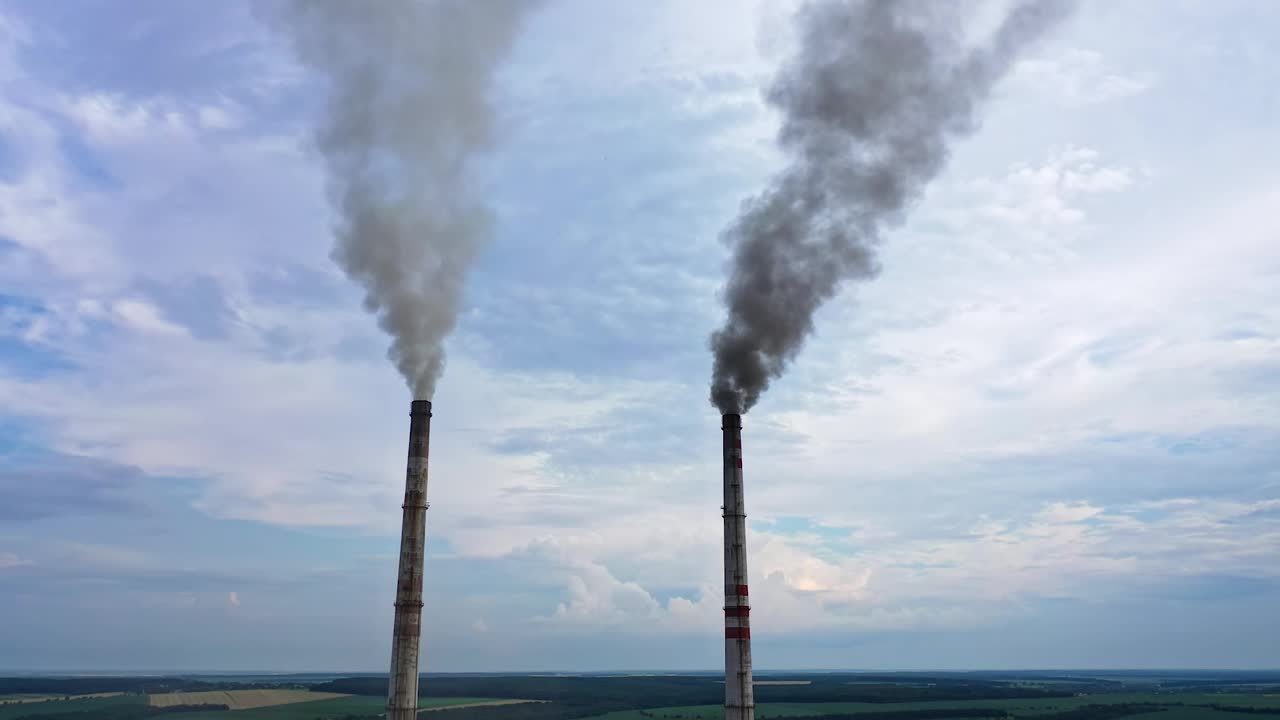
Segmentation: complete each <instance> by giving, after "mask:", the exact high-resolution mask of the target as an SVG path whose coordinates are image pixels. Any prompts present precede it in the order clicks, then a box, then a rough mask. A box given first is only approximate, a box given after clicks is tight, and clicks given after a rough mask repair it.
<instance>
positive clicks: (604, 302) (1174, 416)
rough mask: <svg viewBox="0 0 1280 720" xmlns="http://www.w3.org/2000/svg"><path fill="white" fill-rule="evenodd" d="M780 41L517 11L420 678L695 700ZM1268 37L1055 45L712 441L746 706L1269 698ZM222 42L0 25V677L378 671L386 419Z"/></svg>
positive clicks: (318, 194) (72, 13)
mask: <svg viewBox="0 0 1280 720" xmlns="http://www.w3.org/2000/svg"><path fill="white" fill-rule="evenodd" d="M792 9H793V3H792V2H789V1H788V0H752V1H751V2H746V1H745V0H701V1H700V2H696V3H695V2H682V1H679V0H655V1H653V2H643V3H642V2H630V3H598V2H593V1H592V0H549V1H548V2H545V3H543V4H542V5H541V6H540V7H539V8H538V9H537V11H536V12H535V13H533V14H532V15H531V16H530V17H529V18H528V20H527V22H526V24H525V26H524V27H523V28H522V32H521V34H520V37H519V39H518V41H517V44H516V46H515V48H514V50H513V52H512V55H511V57H510V58H509V59H508V61H507V62H506V64H505V65H504V67H503V69H502V71H501V73H500V76H499V78H498V80H497V82H496V86H495V88H494V102H495V105H496V107H497V108H498V110H499V118H498V127H499V129H500V130H499V133H498V136H497V143H496V145H495V147H494V149H493V150H492V152H491V153H490V154H489V155H487V156H486V157H485V158H484V159H483V161H482V167H481V169H480V176H481V177H482V178H483V179H482V183H481V184H482V186H483V191H484V193H485V197H486V198H488V200H489V202H490V203H491V206H492V207H493V209H494V213H495V219H496V222H495V226H494V237H493V238H492V240H491V242H490V243H489V244H488V245H487V246H486V247H485V248H484V249H483V250H482V252H481V254H480V256H479V258H478V260H477V263H476V266H475V269H474V273H473V274H472V277H471V278H470V281H469V283H468V288H467V294H466V298H465V302H464V308H463V312H462V315H461V317H460V319H459V324H458V327H457V329H456V331H455V332H454V333H453V334H452V335H451V336H450V338H449V340H448V342H447V351H448V360H447V366H446V369H445V373H444V376H443V379H442V380H441V382H440V385H439V389H438V391H437V393H436V395H435V407H434V418H433V426H432V456H431V480H430V483H431V484H430V490H429V493H430V501H431V510H430V512H429V516H428V541H427V545H428V548H427V549H428V553H427V559H426V597H425V603H426V607H425V609H424V627H425V630H424V639H423V655H422V668H423V670H425V671H428V672H454V671H521V670H531V671H532V670H565V671H571V670H618V669H641V668H643V669H673V670H678V669H703V670H713V669H715V668H717V667H720V666H721V664H722V662H723V645H722V639H721V617H720V616H721V603H722V598H721V585H722V579H721V578H722V569H721V562H722V554H721V548H720V543H721V533H722V529H721V518H720V507H719V505H720V502H721V498H720V493H721V471H720V441H721V438H720V418H719V417H718V415H717V414H716V412H715V410H714V409H713V408H712V407H711V406H710V405H709V403H708V402H707V382H708V378H709V372H710V353H709V351H708V347H707V339H708V336H709V334H710V333H711V331H712V330H713V329H714V328H715V327H717V326H718V324H719V323H720V321H721V319H722V317H723V315H722V313H723V309H722V306H721V304H720V300H719V295H718V292H719V291H720V288H721V286H722V283H723V279H724V264H725V261H726V259H727V257H728V251H727V249H726V248H725V246H724V245H723V244H722V243H721V241H720V239H719V235H720V232H721V231H722V230H723V229H724V228H725V227H726V226H727V225H728V224H729V223H730V221H731V220H732V219H733V217H734V215H735V213H736V212H737V210H738V207H739V204H740V203H741V202H742V200H743V199H744V198H746V197H749V196H750V195H751V194H753V193H754V192H756V191H758V190H759V189H760V188H761V187H763V186H764V184H765V182H766V181H767V179H768V178H769V176H770V175H771V174H772V173H773V172H774V171H776V170H777V169H778V168H779V167H780V166H781V163H782V157H781V156H780V154H779V153H778V151H777V150H776V148H775V145H774V132H775V131H776V129H777V125H778V118H777V116H776V115H775V114H774V112H773V111H772V110H771V109H770V108H768V106H767V105H766V104H765V102H764V101H763V99H762V90H763V89H764V88H765V87H766V85H767V83H768V81H769V77H770V74H771V72H772V70H773V69H774V68H775V67H777V65H778V64H779V63H780V62H781V61H782V60H783V59H784V58H785V57H786V56H787V53H788V49H789V47H791V46H792V43H793V39H794V38H793V37H792V36H791V35H790V34H789V32H788V28H789V27H790V25H789V23H788V20H789V17H790V14H791V11H792ZM1277 35H1280V6H1277V5H1275V4H1274V3H1271V2H1268V1H1267V0H1255V1H1250V0H1195V1H1193V0H1170V1H1169V2H1161V3H1156V2H1127V3H1111V2H1103V1H1102V0H1095V1H1093V2H1089V1H1086V2H1083V3H1082V4H1081V6H1080V8H1079V11H1078V12H1077V13H1076V14H1075V15H1074V16H1073V17H1072V18H1071V19H1069V20H1068V21H1066V22H1065V23H1063V24H1062V25H1061V26H1060V27H1059V28H1057V29H1056V30H1055V32H1054V33H1053V34H1052V36H1051V37H1049V38H1047V39H1046V40H1045V41H1043V42H1041V43H1039V44H1038V45H1037V46H1035V47H1034V48H1032V49H1031V51H1030V52H1028V53H1027V54H1026V55H1025V56H1024V57H1023V58H1022V60H1021V61H1020V62H1019V63H1018V64H1017V66H1016V67H1015V68H1014V70H1013V71H1012V73H1011V75H1010V76H1009V77H1007V78H1006V79H1005V81H1004V82H1002V83H1001V84H1000V85H999V86H998V87H997V88H996V91H995V93H994V96H993V97H992V98H991V101H990V102H989V103H988V106H987V107H986V109H985V111H984V113H983V114H982V115H983V117H982V123H981V127H980V128H979V129H978V131H977V132H976V133H974V135H973V136H972V137H970V138H967V139H965V140H963V141H961V142H959V143H957V144H956V145H955V147H954V148H953V154H952V157H951V161H950V162H949V164H948V166H947V169H946V170H945V172H944V173H943V174H942V175H941V176H940V177H939V178H938V179H937V180H936V182H934V183H933V184H932V185H931V186H930V187H929V189H928V192H927V193H926V195H925V197H924V198H922V200H921V201H920V202H918V203H917V204H916V205H915V206H914V207H913V208H912V209H911V211H910V213H909V215H908V217H907V219H906V222H905V223H904V224H903V225H902V226H901V227H899V228H896V229H894V230H893V231H892V232H890V233H888V234H887V235H886V238H885V244H884V247H883V253H882V256H881V262H882V265H883V272H882V273H881V274H880V276H879V277H878V278H876V279H874V280H873V281H871V282H869V283H860V284H857V285H851V286H848V287H846V288H845V289H844V291H843V292H842V293H841V294H840V295H839V296H838V297H837V298H836V299H835V300H834V301H833V302H831V303H829V304H828V305H827V306H825V307H824V308H823V309H822V310H821V311H820V312H819V314H818V317H817V319H816V334H815V336H814V337H813V338H812V339H811V340H810V341H809V343H808V344H807V346H806V347H805V348H804V350H803V351H802V352H801V354H800V355H799V357H798V358H797V360H796V362H795V363H794V366H793V368H792V370H791V371H790V372H789V373H788V374H787V375H786V376H785V377H784V378H782V379H781V380H779V381H778V382H776V383H775V384H774V386H773V387H772V388H771V389H770V391H769V393H768V394H767V395H766V396H765V397H764V399H763V400H762V401H761V403H760V404H759V405H758V406H757V407H756V408H754V409H753V410H752V411H751V412H750V413H749V414H748V415H747V416H745V418H744V430H743V444H744V455H745V457H746V462H745V481H746V499H747V512H748V514H749V517H748V522H749V532H748V550H749V566H750V574H751V586H752V594H751V600H752V608H753V613H752V615H753V622H752V625H753V629H754V633H753V638H754V651H753V652H754V655H755V659H756V665H757V667H759V668H764V669H785V668H867V669H960V668H1082V667H1088V668H1102V667H1202V668H1203V667H1223V668H1263V667H1268V668H1275V667H1280V624H1277V623H1276V622H1275V608H1276V607H1277V606H1280V561H1278V558H1280V242H1278V241H1280V215H1278V214H1277V213H1276V208H1277V207H1280V162H1277V160H1280V48H1278V47H1277V46H1276V45H1275V43H1274V38H1275V37H1276V36H1277ZM324 92H325V88H324V87H323V85H322V84H321V83H320V82H319V80H318V78H316V77H314V76H313V75H311V74H310V73H309V72H308V71H306V70H304V69H303V68H302V67H301V66H300V65H299V64H298V63H297V62H296V61H295V60H294V58H293V57H292V55H291V54H290V51H289V47H288V45H287V42H286V41H285V40H284V39H283V38H281V37H279V36H277V35H275V34H273V33H272V32H271V30H270V29H269V28H267V27H265V26H264V24H263V23H262V22H261V19H260V16H259V14H257V13H256V12H255V8H254V7H253V6H252V5H251V4H248V3H245V2H236V1H230V2H222V3H205V2H195V1H194V0H181V1H177V2H174V1H171V0H137V1H136V2H133V3H129V4H128V5H127V6H122V5H121V4H120V3H114V2H107V1H105V0H74V1H72V2H60V3H45V2H38V1H37V0H14V1H13V2H6V3H2V4H0V618H3V620H2V621H0V670H5V671H21V670H43V671H75V670H95V671H117V672H121V671H147V670H163V671H177V670H227V671H236V670H244V671H261V670H279V671H288V670H298V671H301V670H315V671H384V670H385V668H386V666H387V663H388V661H389V658H390V639H391V619H392V602H393V591H394V575H395V564H396V553H397V546H398V540H399V538H398V523H399V520H400V507H399V505H400V502H401V495H402V493H403V483H404V457H405V447H406V442H407V435H408V402H409V400H410V396H409V392H408V390H407V389H406V387H405V385H404V383H403V380H402V379H401V378H400V377H399V375H398V373H397V372H396V370H395V368H394V367H393V366H392V364H391V363H390V362H388V360H387V359H386V356H385V352H386V347H387V338H386V337H385V335H383V334H382V333H381V331H379V330H378V328H377V325H376V322H375V320H374V319H373V318H372V317H371V316H369V315H367V314H366V313H365V312H364V311H363V310H362V308H361V294H360V292H359V290H358V289H357V288H355V287H354V286H353V285H352V284H351V283H350V282H349V281H348V280H347V279H346V278H345V276H344V275H343V274H342V273H341V271H340V270H339V269H338V268H337V267H336V266H335V265H334V264H333V262H332V261H331V260H330V258H329V251H330V248H331V247H332V243H333V239H332V234H331V223H332V220H333V214H332V212H331V210H330V208H329V206H328V204H327V199H326V195H325V185H324V178H323V163H322V161H321V159H320V157H319V156H318V154H317V152H316V151H315V149H314V147H313V145H312V143H311V129H312V128H313V127H314V124H315V122H316V118H317V112H318V111H319V109H320V108H321V107H322V104H323V101H324V97H325V95H324Z"/></svg>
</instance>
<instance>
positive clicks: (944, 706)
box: [0, 671, 1280, 720]
mask: <svg viewBox="0 0 1280 720" xmlns="http://www.w3.org/2000/svg"><path fill="white" fill-rule="evenodd" d="M113 687H114V688H116V689H114V690H113V689H111V688H113ZM0 689H3V690H4V691H5V694H0V720H24V719H25V720H140V719H142V718H160V719H161V720H374V719H375V718H379V717H382V716H383V714H384V706H385V704H386V691H387V680H386V678H385V677H380V676H374V675H366V676H353V677H335V676H314V675H308V676H302V675H299V676H261V677H252V678H250V677H231V676H224V677H220V676H202V677H201V678H199V679H197V678H192V677H151V678H136V677H135V678H0ZM420 690H421V693H422V697H421V698H420V707H421V711H420V712H422V713H423V714H424V715H425V714H426V713H429V714H430V718H431V720H719V719H720V718H722V717H723V711H722V707H721V703H722V698H723V693H724V684H723V681H722V678H721V676H718V675H716V674H713V673H704V674H683V675H681V674H663V675H607V674H602V675H595V676H592V675H587V674H575V675H538V676H532V675H483V676H480V675H475V676H473V675H430V676H424V677H423V678H422V679H421V681H420ZM75 691H84V692H75ZM755 694H756V701H757V706H756V717H757V718H759V719H760V720H769V719H771V718H819V719H821V720H960V719H962V718H993V719H994V718H1002V719H1004V720H1016V719H1017V718H1027V719H1033V720H1119V719H1121V718H1144V719H1146V720H1245V719H1246V718H1249V719H1260V720H1267V719H1268V718H1270V719H1272V720H1280V673H1267V672H1236V673H1232V672H1210V671H1202V672H1190V671H1188V672H1184V673H1169V672H1165V673H1154V672H1142V671H1132V672H1128V673H1126V672H1118V671H1108V672H1106V673H1097V674H1091V673H1086V672H1070V673H1066V672H1054V673H1036V672H1018V673H995V672H990V673H983V672H973V673H935V674H928V673H834V672H833V673H808V674H806V673H785V674H784V673H777V674H762V675H761V677H760V679H759V681H758V682H757V683H756V688H755Z"/></svg>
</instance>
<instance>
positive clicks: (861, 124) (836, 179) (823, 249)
mask: <svg viewBox="0 0 1280 720" xmlns="http://www.w3.org/2000/svg"><path fill="white" fill-rule="evenodd" d="M973 7H974V4H973V3H971V2H970V3H961V2H938V1H936V0H863V1H856V0H839V1H825V0H824V1H817V2H810V3H808V4H806V5H804V6H803V7H802V9H801V10H800V11H799V14H798V16H797V21H798V40H799V46H798V49H797V51H796V54H795V55H794V57H792V58H790V59H789V60H788V61H787V63H786V64H785V65H784V66H783V67H782V68H781V70H780V71H779V72H778V75H777V77H776V78H775V79H774V81H773V84H772V86H771V88H770V89H769V91H768V94H767V99H768V101H769V103H770V104H771V105H773V106H774V107H776V108H777V109H778V110H779V111H781V113H782V129H781V131H780V133H779V136H778V142H779V144H780V146H781V147H782V149H783V150H784V152H785V154H786V156H787V158H788V165H787V167H786V168H785V169H784V170H782V171H781V173H780V174H779V175H777V176H776V177H775V178H774V179H773V181H772V182H771V184H770V186H769V187H768V188H767V189H766V190H765V191H764V192H762V193H761V194H760V195H758V196H756V197H754V198H751V199H750V200H748V201H747V202H745V203H744V204H743V208H742V212H741V214H740V216H739V217H738V218H737V220H735V222H734V224H733V225H732V226H730V228H729V229H728V230H727V231H726V233H725V238H726V241H727V242H729V243H730V245H731V247H732V260H731V269H730V275H729V279H728V283H727V286H726V288H725V304H726V305H727V306H728V317H727V318H726V320H725V324H724V326H723V327H722V328H721V329H719V330H718V331H716V332H715V333H714V334H713V335H712V337H711V348H712V351H713V352H714V354H715V360H714V366H713V372H712V381H711V402H712V404H714V405H715V406H716V407H717V408H719V409H720V411H721V412H722V413H730V412H745V411H747V410H748V409H750V408H751V406H753V405H754V404H755V403H756V401H757V400H759V398H760V394H761V393H763V392H764V390H765V389H766V388H767V387H768V386H769V383H770V381H772V380H773V379H775V378H777V377H779V376H780V375H782V373H783V371H784V370H785V369H786V367H787V365H788V363H790V361H791V360H792V359H793V358H794V357H795V355H796V353H797V352H799V350H800V348H801V346H802V345H803V344H804V340H805V338H806V337H807V336H808V335H809V333H810V332H812V331H813V315H814V312H815V311H816V310H817V309H818V307H819V306H820V305H821V304H822V303H824V302H825V301H827V300H829V299H830V298H831V297H832V296H833V295H835V293H836V292H837V291H838V290H839V288H840V284H841V282H842V281H844V280H845V279H848V278H856V279H866V278H870V277H872V276H874V275H875V274H876V272H877V271H878V265H877V261H876V248H877V246H878V245H879V243H880V237H881V233H882V231H883V230H884V229H885V228H886V227H889V226H892V225H894V224H897V223H900V222H901V221H902V218H903V214H904V211H905V210H906V208H907V206H908V205H909V203H910V202H911V201H912V200H913V199H915V198H916V197H918V196H919V195H920V193H921V190H922V189H923V188H924V186H925V184H926V183H928V182H929V180H931V179H932V178H933V177H934V176H935V175H937V174H938V172H939V171H940V170H941V169H942V167H943V164H944V163H945V161H946V159H947V144H948V142H950V141H951V140H952V139H954V138H956V137H959V136H963V135H966V134H968V133H971V132H972V131H973V130H974V129H975V127H976V120H975V111H976V110H977V107H978V105H979V104H980V102H981V101H982V100H983V99H985V98H986V97H987V96H988V95H989V94H990V92H991V88H992V86H993V85H994V84H995V82H996V81H997V80H999V79H1000V77H1001V76H1003V75H1004V74H1005V72H1006V71H1007V70H1008V69H1009V67H1010V65H1011V64H1012V63H1013V61H1014V59H1015V58H1016V56H1017V54H1018V52H1019V51H1020V50H1022V49H1023V47H1024V46H1026V45H1027V44H1028V43H1029V42H1031V41H1033V40H1034V39H1035V38H1037V37H1038V36H1039V35H1041V34H1042V33H1043V32H1044V31H1045V30H1046V29H1047V28H1048V27H1050V26H1051V25H1053V24H1054V23H1055V22H1056V21H1057V20H1058V19H1060V18H1061V17H1062V16H1064V15H1065V14H1066V11H1067V10H1068V9H1069V4H1068V2H1066V0H1021V1H1016V2H1014V3H1013V4H1012V6H1011V7H1010V8H1009V9H1008V10H1007V12H1006V13H1005V14H1004V16H1003V17H1002V18H1001V20H1000V22H999V24H998V26H997V27H996V28H995V30H994V31H993V32H992V33H991V34H990V35H989V36H988V38H987V39H986V40H982V41H979V42H976V43H975V42H974V40H973V38H971V37H967V36H966V35H965V33H966V31H972V29H973V23H971V22H967V18H966V17H965V13H966V11H967V10H969V9H972V8H973Z"/></svg>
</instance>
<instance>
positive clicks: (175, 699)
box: [147, 690, 346, 710]
mask: <svg viewBox="0 0 1280 720" xmlns="http://www.w3.org/2000/svg"><path fill="white" fill-rule="evenodd" d="M340 697H346V696H345V695H342V694H340V693H317V692H312V691H310V690H205V691H203V692H173V693H158V694H155V695H148V696H147V700H148V701H149V702H150V703H151V705H152V706H153V707H161V708H168V707H174V706H176V705H226V706H227V708H228V709H230V710H251V709H253V708H261V707H272V706H275V705H289V704H292V703H304V702H315V701H317V700H331V699H333V698H340Z"/></svg>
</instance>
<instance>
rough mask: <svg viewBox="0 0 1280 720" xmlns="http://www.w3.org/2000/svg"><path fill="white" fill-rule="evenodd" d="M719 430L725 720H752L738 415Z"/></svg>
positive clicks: (729, 416)
mask: <svg viewBox="0 0 1280 720" xmlns="http://www.w3.org/2000/svg"><path fill="white" fill-rule="evenodd" d="M723 420H724V422H723V424H722V425H721V426H720V427H721V429H723V430H724V720H755V717H756V702H755V694H754V693H753V691H752V687H751V606H750V604H749V603H748V600H747V508H746V504H745V503H744V502H743V500H742V416H741V415H738V414H737V413H726V414H725V415H724V418H723Z"/></svg>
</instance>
